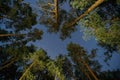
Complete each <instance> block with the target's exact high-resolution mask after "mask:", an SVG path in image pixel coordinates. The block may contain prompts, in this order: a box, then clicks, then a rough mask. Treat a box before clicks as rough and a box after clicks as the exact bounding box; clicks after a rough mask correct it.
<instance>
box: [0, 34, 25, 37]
mask: <svg viewBox="0 0 120 80" xmlns="http://www.w3.org/2000/svg"><path fill="white" fill-rule="evenodd" d="M22 35H25V34H0V37H8V36H22Z"/></svg>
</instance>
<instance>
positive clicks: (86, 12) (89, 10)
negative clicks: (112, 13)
mask: <svg viewBox="0 0 120 80" xmlns="http://www.w3.org/2000/svg"><path fill="white" fill-rule="evenodd" d="M103 2H104V0H97V1H96V2H95V3H94V4H93V5H92V6H90V7H89V8H88V9H87V10H86V11H85V12H84V13H83V14H82V15H80V16H79V17H78V18H76V19H75V20H74V21H72V22H71V23H69V24H68V26H69V27H71V26H73V25H74V24H75V23H76V22H78V21H79V20H80V19H82V18H83V17H85V16H86V15H87V14H88V13H90V12H91V11H92V10H94V9H95V8H96V7H98V6H99V5H100V4H102V3H103Z"/></svg>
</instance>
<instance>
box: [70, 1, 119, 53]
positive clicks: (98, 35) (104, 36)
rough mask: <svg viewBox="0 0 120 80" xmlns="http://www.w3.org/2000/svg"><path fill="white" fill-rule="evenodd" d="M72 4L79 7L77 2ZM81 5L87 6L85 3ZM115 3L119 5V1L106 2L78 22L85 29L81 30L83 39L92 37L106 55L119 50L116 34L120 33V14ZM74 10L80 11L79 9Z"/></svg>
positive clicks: (117, 35)
mask: <svg viewBox="0 0 120 80" xmlns="http://www.w3.org/2000/svg"><path fill="white" fill-rule="evenodd" d="M74 2H75V3H76V4H75V5H73V4H72V5H73V7H75V6H81V5H80V4H78V3H77V1H73V3H74ZM71 3H72V2H71ZM82 3H83V4H84V3H85V4H87V3H86V2H82ZM117 3H118V4H119V1H109V0H106V1H105V2H104V3H103V4H102V5H101V6H99V7H98V8H97V9H95V10H93V11H92V12H91V13H89V14H87V15H86V17H84V18H83V19H81V20H80V22H79V23H80V24H81V26H82V27H85V28H81V29H83V30H82V31H83V33H84V37H83V38H85V39H88V38H90V37H91V36H94V37H95V39H96V40H97V42H98V45H99V46H101V47H103V48H105V49H106V52H107V53H109V52H110V53H112V52H113V51H116V52H118V51H119V50H120V48H119V46H120V44H119V42H120V40H119V37H120V35H119V32H118V31H120V29H119V26H120V24H119V23H120V17H119V16H120V13H119V9H118V8H119V7H120V6H119V5H118V4H117ZM88 4H90V3H88ZM76 8H77V9H80V8H79V7H76ZM81 8H82V7H81ZM83 8H84V9H85V8H86V7H85V6H83ZM89 36H90V37H89ZM106 52H105V53H106Z"/></svg>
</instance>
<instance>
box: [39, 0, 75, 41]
mask: <svg viewBox="0 0 120 80" xmlns="http://www.w3.org/2000/svg"><path fill="white" fill-rule="evenodd" d="M67 1H68V0H48V1H47V0H46V1H43V0H39V2H38V4H39V6H40V10H41V11H42V15H41V17H40V24H44V25H45V26H46V27H47V28H48V31H49V32H54V33H58V32H59V35H60V38H61V39H63V40H64V39H66V38H67V37H70V36H71V33H72V32H74V31H76V28H74V27H68V26H67V25H66V24H68V23H69V22H71V21H72V20H73V19H75V18H76V13H74V14H73V11H72V10H73V9H72V8H71V7H68V8H70V10H69V11H67V10H66V9H63V8H62V6H63V5H65V3H66V2H67ZM68 6H70V5H68Z"/></svg>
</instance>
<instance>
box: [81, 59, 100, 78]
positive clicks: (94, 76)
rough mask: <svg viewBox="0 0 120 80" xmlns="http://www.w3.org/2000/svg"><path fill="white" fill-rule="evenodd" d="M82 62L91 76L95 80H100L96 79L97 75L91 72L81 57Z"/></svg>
mask: <svg viewBox="0 0 120 80" xmlns="http://www.w3.org/2000/svg"><path fill="white" fill-rule="evenodd" d="M80 61H81V62H82V63H83V64H84V66H85V67H86V68H87V70H88V71H89V72H90V74H91V75H92V76H93V78H94V79H95V80H98V78H97V77H96V75H95V74H94V73H93V71H92V70H91V68H90V67H89V66H88V64H87V63H86V62H85V61H84V60H83V59H82V58H81V57H80Z"/></svg>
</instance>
